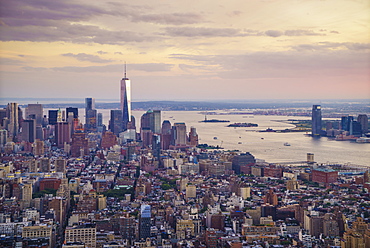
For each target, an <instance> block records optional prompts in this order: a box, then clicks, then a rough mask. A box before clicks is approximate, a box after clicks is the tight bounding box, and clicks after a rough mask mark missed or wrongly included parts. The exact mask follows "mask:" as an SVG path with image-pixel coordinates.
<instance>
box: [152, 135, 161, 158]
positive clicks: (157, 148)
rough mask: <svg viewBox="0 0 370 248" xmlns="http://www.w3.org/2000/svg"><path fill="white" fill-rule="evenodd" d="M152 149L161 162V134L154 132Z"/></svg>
mask: <svg viewBox="0 0 370 248" xmlns="http://www.w3.org/2000/svg"><path fill="white" fill-rule="evenodd" d="M152 151H153V156H154V157H155V158H156V159H157V161H159V163H161V160H160V155H161V136H160V135H159V134H153V136H152Z"/></svg>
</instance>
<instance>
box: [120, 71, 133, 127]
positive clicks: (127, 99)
mask: <svg viewBox="0 0 370 248" xmlns="http://www.w3.org/2000/svg"><path fill="white" fill-rule="evenodd" d="M121 111H122V122H123V123H122V124H123V130H126V129H127V124H128V123H129V122H130V121H131V82H130V79H128V78H127V77H126V66H125V75H124V77H123V78H122V80H121Z"/></svg>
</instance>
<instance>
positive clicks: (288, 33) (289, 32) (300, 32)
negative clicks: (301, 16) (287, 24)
mask: <svg viewBox="0 0 370 248" xmlns="http://www.w3.org/2000/svg"><path fill="white" fill-rule="evenodd" d="M284 35H286V36H325V35H326V34H322V33H316V32H314V31H312V30H304V29H295V30H286V31H285V32H284Z"/></svg>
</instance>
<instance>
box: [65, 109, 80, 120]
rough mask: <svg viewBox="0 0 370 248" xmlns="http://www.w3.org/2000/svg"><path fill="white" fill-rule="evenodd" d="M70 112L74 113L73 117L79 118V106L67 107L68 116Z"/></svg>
mask: <svg viewBox="0 0 370 248" xmlns="http://www.w3.org/2000/svg"><path fill="white" fill-rule="evenodd" d="M69 113H73V118H78V108H73V107H68V108H66V115H67V118H68V116H69Z"/></svg>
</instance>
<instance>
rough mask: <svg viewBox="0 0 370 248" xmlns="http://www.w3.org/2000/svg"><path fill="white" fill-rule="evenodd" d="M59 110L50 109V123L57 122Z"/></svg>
mask: <svg viewBox="0 0 370 248" xmlns="http://www.w3.org/2000/svg"><path fill="white" fill-rule="evenodd" d="M57 120H58V110H49V125H55V124H57Z"/></svg>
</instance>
